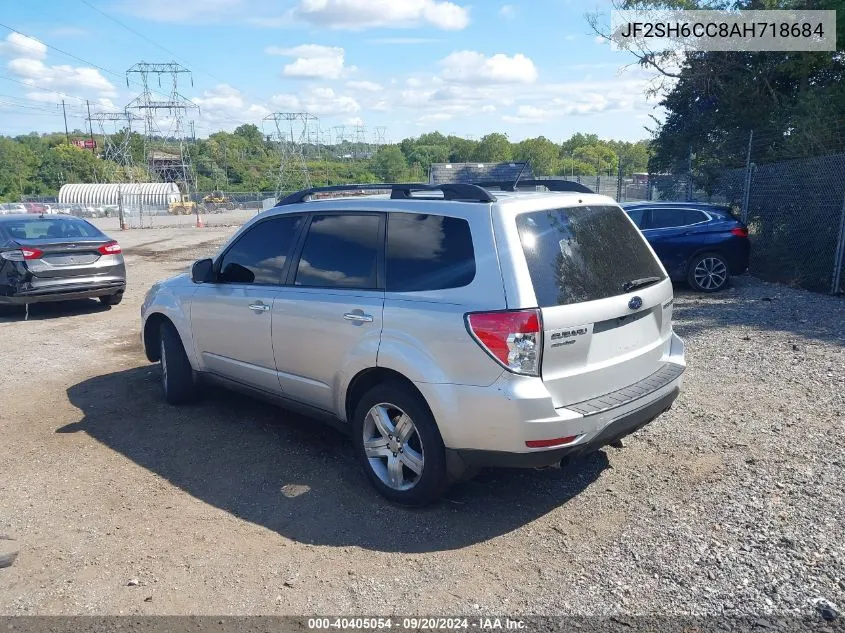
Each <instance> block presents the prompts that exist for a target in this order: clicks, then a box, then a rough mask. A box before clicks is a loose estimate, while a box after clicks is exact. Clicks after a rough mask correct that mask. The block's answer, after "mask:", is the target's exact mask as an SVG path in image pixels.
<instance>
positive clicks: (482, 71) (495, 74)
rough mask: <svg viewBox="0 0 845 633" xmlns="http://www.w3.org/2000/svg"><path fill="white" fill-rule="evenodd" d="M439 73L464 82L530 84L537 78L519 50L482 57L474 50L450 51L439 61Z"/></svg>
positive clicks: (534, 71)
mask: <svg viewBox="0 0 845 633" xmlns="http://www.w3.org/2000/svg"><path fill="white" fill-rule="evenodd" d="M440 65H441V66H442V67H443V72H442V77H443V79H445V80H447V81H452V82H456V83H466V84H512V83H523V84H530V83H534V82H535V81H537V68H536V67H535V66H534V62H532V61H531V59H529V58H528V57H526V56H525V55H523V54H521V53H517V54H516V55H514V56H513V57H508V56H507V55H504V54H502V53H498V54H496V55H493V56H492V57H485V56H484V55H483V54H481V53H477V52H475V51H459V52H456V53H452V54H451V55H449V56H448V57H446V58H445V59H443V60H441V61H440Z"/></svg>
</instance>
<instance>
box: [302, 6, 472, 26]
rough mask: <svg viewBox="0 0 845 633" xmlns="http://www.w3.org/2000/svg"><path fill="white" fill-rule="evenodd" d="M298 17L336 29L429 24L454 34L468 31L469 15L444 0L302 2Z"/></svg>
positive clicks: (465, 10)
mask: <svg viewBox="0 0 845 633" xmlns="http://www.w3.org/2000/svg"><path fill="white" fill-rule="evenodd" d="M294 12H295V15H296V16H297V17H299V18H301V19H303V20H306V21H307V22H310V23H312V24H314V25H316V26H320V27H327V28H333V29H348V30H362V29H367V28H378V27H392V28H406V27H413V26H418V25H421V24H428V25H430V26H433V27H435V28H438V29H442V30H447V31H452V30H460V29H464V28H466V26H467V25H468V24H469V12H468V10H467V9H465V8H464V7H461V6H459V5H457V4H454V3H453V2H445V1H441V0H300V1H299V5H298V6H297V7H296V9H295V11H294Z"/></svg>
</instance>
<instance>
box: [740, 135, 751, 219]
mask: <svg viewBox="0 0 845 633" xmlns="http://www.w3.org/2000/svg"><path fill="white" fill-rule="evenodd" d="M753 140H754V130H751V132H749V134H748V153H747V154H746V156H745V186H744V187H743V191H742V221H743V222H745V223H746V224H748V203H749V201H750V199H751V142H752V141H753Z"/></svg>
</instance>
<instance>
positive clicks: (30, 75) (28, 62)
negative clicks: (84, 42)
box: [6, 57, 117, 97]
mask: <svg viewBox="0 0 845 633" xmlns="http://www.w3.org/2000/svg"><path fill="white" fill-rule="evenodd" d="M6 67H7V68H8V69H9V70H10V71H11V72H12V73H13V74H14V75H16V76H17V77H20V78H21V81H22V82H23V83H24V84H26V85H28V86H32V87H33V88H37V89H41V90H47V91H50V90H55V91H57V92H69V93H71V94H75V93H80V92H86V93H87V92H90V91H91V90H95V91H97V92H99V93H100V96H104V97H114V96H117V91H116V90H115V87H114V86H113V85H112V83H111V82H110V81H109V80H108V79H106V78H105V77H103V75H101V74H100V71H99V70H97V69H96V68H86V67H74V66H68V65H59V66H48V65H46V64H45V63H44V62H42V61H41V60H38V59H32V58H26V57H19V58H17V59H12V60H10V61H9V63H8V64H7V65H6Z"/></svg>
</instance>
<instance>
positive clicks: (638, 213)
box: [627, 209, 646, 228]
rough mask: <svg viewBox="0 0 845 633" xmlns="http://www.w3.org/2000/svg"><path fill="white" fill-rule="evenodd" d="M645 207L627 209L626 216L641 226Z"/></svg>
mask: <svg viewBox="0 0 845 633" xmlns="http://www.w3.org/2000/svg"><path fill="white" fill-rule="evenodd" d="M645 211H646V210H645V209H631V210H630V211H628V212H627V213H628V216H629V217H630V218H631V219H632V220H633V221H634V224H636V225H637V226H638V227H640V228H643V220H644V219H645Z"/></svg>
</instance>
